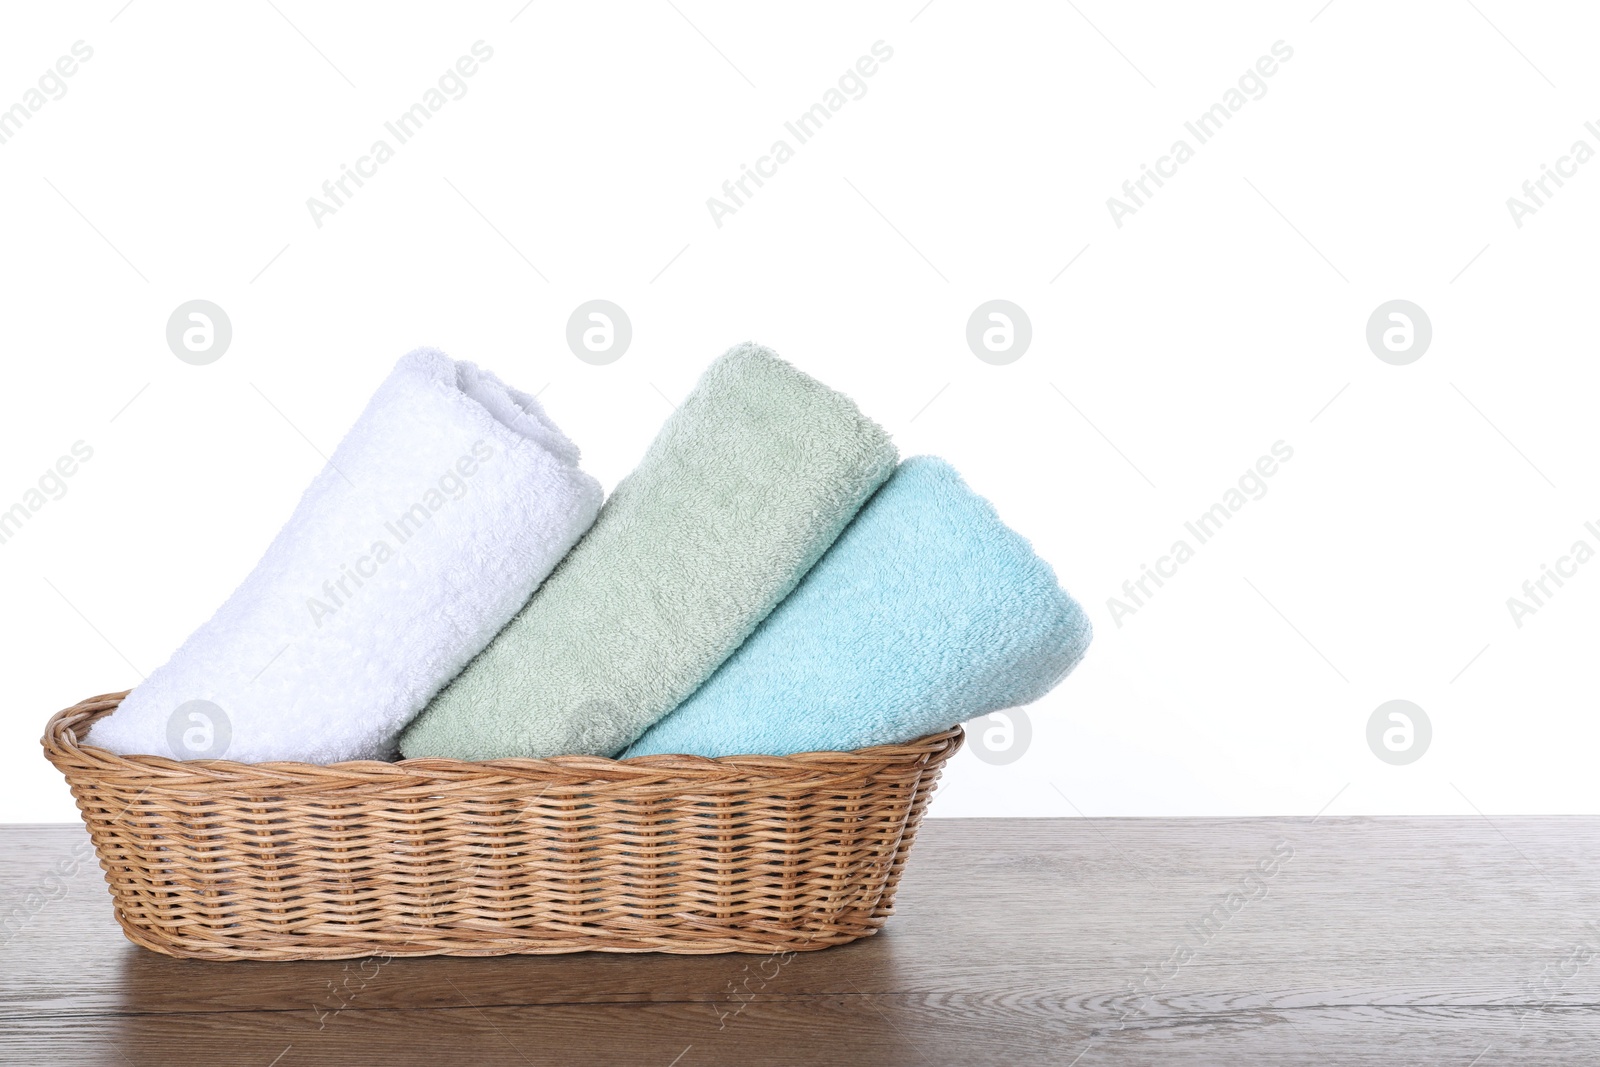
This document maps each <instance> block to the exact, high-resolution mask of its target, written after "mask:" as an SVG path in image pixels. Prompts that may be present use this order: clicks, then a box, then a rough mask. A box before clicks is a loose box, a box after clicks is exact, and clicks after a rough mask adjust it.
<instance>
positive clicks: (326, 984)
mask: <svg viewBox="0 0 1600 1067" xmlns="http://www.w3.org/2000/svg"><path fill="white" fill-rule="evenodd" d="M86 841H87V838H86V835H85V834H84V833H83V831H82V830H81V829H79V828H77V827H75V826H48V827H22V826H12V827H0V856H4V860H3V866H0V924H3V926H4V928H3V931H0V1062H3V1063H6V1064H13V1063H14V1064H88V1063H94V1064H118V1065H126V1064H135V1065H139V1067H144V1065H147V1064H148V1065H166V1064H178V1063H181V1064H257V1065H260V1067H268V1065H277V1067H296V1065H299V1064H312V1063H330V1064H331V1063H350V1064H353V1063H374V1064H411V1063H417V1064H428V1065H443V1064H455V1063H461V1064H473V1065H477V1064H486V1065H490V1064H495V1065H497V1064H513V1065H519V1064H561V1065H569V1064H641V1065H644V1067H704V1065H709V1064H731V1065H745V1064H768V1063H773V1064H778V1063H782V1064H790V1063H793V1064H862V1065H880V1064H882V1065H895V1064H928V1065H933V1064H982V1063H1018V1064H1035V1063H1041V1064H1042V1063H1049V1064H1078V1065H1079V1067H1096V1065H1105V1064H1140V1065H1144V1064H1185V1065H1189V1064H1212V1063H1215V1064H1230V1065H1233V1064H1238V1065H1252V1064H1262V1065H1267V1064H1270V1065H1275V1067H1280V1065H1290V1064H1338V1065H1345V1064H1375V1065H1376V1064H1382V1065H1383V1067H1400V1065H1411V1064H1430V1065H1432V1064H1438V1065H1454V1067H1491V1065H1495V1067H1498V1065H1500V1064H1596V1063H1600V877H1597V876H1600V819H1594V818H1496V819H1494V820H1493V821H1492V822H1491V821H1489V820H1487V819H1481V818H1476V817H1474V818H1470V819H1334V818H1325V819H1321V820H1316V821H1313V820H1309V819H1031V820H1023V819H1016V820H999V819H973V820H932V821H930V822H928V823H927V824H926V825H925V828H924V830H923V832H922V838H921V840H919V842H918V845H917V850H916V852H915V853H914V854H913V856H912V860H911V864H910V867H909V869H908V870H907V872H906V876H905V881H904V883H903V888H902V890H901V893H900V897H899V910H898V912H897V913H896V915H895V916H894V918H893V919H891V920H890V922H889V924H888V925H887V926H886V927H885V929H884V930H883V932H882V933H880V934H879V935H878V936H876V937H873V938H869V939H867V940H864V941H858V942H856V943H855V944H852V945H847V946H844V947H841V948H835V949H829V950H826V951H823V952H817V953H810V954H802V955H799V956H796V957H794V959H793V960H792V961H790V962H788V963H786V964H783V965H782V966H779V965H778V964H777V963H776V962H775V961H766V962H765V963H764V962H763V959H764V958H763V957H758V956H701V957H690V956H659V955H650V956H610V955H583V956H551V957H537V956H528V957H501V958H498V959H476V960H474V959H452V958H446V957H437V958H429V959H413V960H389V961H386V962H385V961H378V960H367V961H350V962H331V963H321V962H310V963H203V962H192V961H184V960H175V959H169V958H167V957H165V956H160V955H156V954H154V953H151V952H147V951H144V950H142V949H138V948H135V947H133V946H132V945H131V944H129V943H127V942H126V941H124V940H123V938H122V935H121V932H120V931H119V929H118V928H117V926H116V925H115V923H114V921H113V920H112V917H111V905H110V900H109V898H108V896H107V894H106V891H105V888H104V885H103V883H102V882H101V880H100V872H99V869H98V868H97V867H95V866H94V865H93V863H92V861H91V862H90V863H89V864H87V865H85V866H84V867H83V868H82V869H80V870H79V871H78V873H77V874H75V875H71V876H69V877H67V878H65V879H55V878H51V877H49V872H50V871H51V869H52V868H53V867H55V866H56V865H57V864H58V863H59V862H60V861H62V860H63V859H68V858H70V857H71V856H72V855H73V852H74V848H75V846H80V847H81V844H82V843H84V842H86ZM57 869H59V868H57ZM35 889H37V890H40V891H39V892H31V891H33V890H35ZM13 909H20V910H19V911H13Z"/></svg>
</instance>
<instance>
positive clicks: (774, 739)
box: [624, 456, 1092, 756]
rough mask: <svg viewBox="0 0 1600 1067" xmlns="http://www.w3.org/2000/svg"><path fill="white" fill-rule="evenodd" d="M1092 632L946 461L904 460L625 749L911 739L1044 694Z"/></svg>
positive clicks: (846, 744)
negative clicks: (762, 616) (732, 647)
mask: <svg viewBox="0 0 1600 1067" xmlns="http://www.w3.org/2000/svg"><path fill="white" fill-rule="evenodd" d="M1091 634H1092V630H1091V627H1090V625H1089V619H1088V616H1086V615H1085V614H1084V613H1083V609H1082V608H1080V607H1079V606H1078V604H1077V603H1076V602H1075V601H1074V600H1073V599H1072V598H1071V597H1070V596H1068V595H1067V594H1066V593H1065V592H1063V591H1062V589H1061V587H1060V586H1059V585H1057V584H1056V578H1055V574H1054V572H1053V571H1052V570H1051V569H1050V565H1049V564H1048V563H1046V562H1045V561H1044V560H1042V559H1040V558H1039V557H1038V556H1036V555H1034V553H1033V550H1032V548H1030V547H1029V545H1028V542H1027V541H1026V540H1025V539H1024V538H1022V537H1021V536H1019V535H1018V534H1016V533H1014V532H1013V531H1011V530H1010V529H1008V528H1007V527H1006V526H1005V525H1004V524H1003V523H1001V521H1000V518H999V516H998V515H996V514H995V510H994V507H993V506H992V505H991V504H990V503H989V502H988V501H987V500H985V499H983V498H982V497H980V496H978V495H977V494H976V493H974V492H973V491H972V490H971V489H969V488H967V486H966V483H964V482H963V481H962V480H961V476H960V475H959V474H957V473H956V472H955V470H954V469H953V468H951V466H950V465H949V464H948V463H945V462H944V461H943V460H940V459H934V458H932V457H929V456H919V457H916V458H914V459H909V460H907V461H906V462H904V463H902V464H901V465H900V467H899V469H898V470H896V471H895V473H894V476H893V477H891V478H890V479H889V481H888V482H886V483H885V484H884V486H883V487H882V488H881V489H879V490H878V492H877V493H876V495H874V496H873V497H872V499H871V500H870V501H868V503H867V505H866V506H865V507H864V508H862V510H861V512H860V514H858V515H857V516H856V518H855V520H854V521H853V522H852V523H851V524H850V525H849V526H848V527H846V529H845V531H844V533H843V534H841V535H840V537H839V539H838V540H837V541H836V542H834V544H833V547H831V548H830V549H829V550H828V552H827V554H826V555H824V556H823V557H822V559H821V560H820V561H819V562H818V563H817V565H816V566H815V567H813V568H812V570H811V571H810V573H808V574H807V575H806V577H805V578H804V579H803V580H802V581H801V582H800V584H799V585H798V586H796V587H795V590H794V592H792V593H790V594H789V596H788V598H787V599H785V600H784V601H783V602H782V603H781V604H779V605H778V607H777V609H776V610H775V611H773V613H772V614H771V615H769V616H768V617H767V618H766V620H765V621H764V622H762V624H761V625H760V626H759V627H757V628H756V630H755V632H754V633H752V634H751V635H750V637H749V638H748V639H747V640H746V641H745V643H744V644H743V645H742V646H740V648H739V650H738V651H737V652H735V653H734V654H733V656H732V657H731V658H729V659H728V660H727V662H725V663H724V664H723V665H722V666H721V667H720V668H719V669H718V670H717V672H716V673H715V674H713V675H712V676H711V678H710V679H709V680H708V681H707V682H706V683H705V685H703V686H701V687H700V689H699V690H697V691H696V692H695V694H694V695H693V696H691V697H690V698H689V699H688V700H686V701H685V702H684V703H683V704H681V705H679V706H678V707H677V708H676V709H674V710H673V711H672V712H671V713H670V714H669V715H667V716H666V717H665V718H663V719H662V720H661V721H660V722H658V723H656V725H655V726H653V727H651V728H650V729H649V730H648V731H647V732H646V733H645V734H644V735H643V736H641V737H640V738H639V740H638V741H636V742H635V743H634V744H633V745H632V747H630V748H629V749H628V750H627V751H626V752H625V753H624V755H625V756H649V755H658V754H662V753H687V754H690V755H699V756H731V755H740V754H766V755H775V756H786V755H791V754H793V753H796V752H813V751H826V750H849V749H855V748H864V747H867V746H869V745H883V744H898V743H903V742H906V741H911V740H913V739H915V738H917V737H921V736H922V735H924V734H928V733H933V732H934V731H937V730H942V729H944V728H946V727H949V726H953V725H955V724H956V723H958V722H966V721H968V720H970V719H974V718H977V717H978V716H980V715H986V714H988V713H989V712H991V711H998V710H1000V709H1002V708H1010V707H1015V706H1017V705H1019V704H1027V703H1031V702H1032V701H1035V700H1038V699H1039V698H1040V697H1042V696H1044V694H1045V693H1047V692H1049V691H1050V690H1051V689H1052V688H1054V687H1055V685H1056V684H1057V683H1058V682H1060V681H1061V679H1063V678H1064V677H1066V675H1067V673H1068V672H1069V671H1071V670H1072V668H1073V667H1075V666H1077V664H1078V661H1079V660H1080V659H1082V658H1083V653H1084V651H1085V650H1086V649H1087V648H1088V647H1089V640H1090V637H1091Z"/></svg>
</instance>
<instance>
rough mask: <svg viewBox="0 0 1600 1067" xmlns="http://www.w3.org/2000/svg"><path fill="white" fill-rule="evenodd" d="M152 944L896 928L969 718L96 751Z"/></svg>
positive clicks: (121, 918) (58, 725) (201, 952)
mask: <svg viewBox="0 0 1600 1067" xmlns="http://www.w3.org/2000/svg"><path fill="white" fill-rule="evenodd" d="M124 696H126V694H125V693H113V694H108V695H106V696H99V697H91V698H90V699H88V700H85V701H83V702H81V703H79V704H77V705H74V706H73V707H70V708H67V709H66V710H65V711H61V712H57V713H56V715H55V716H54V717H52V718H51V720H50V724H49V726H48V727H46V730H45V736H44V741H43V743H44V748H45V755H46V756H47V757H48V758H49V759H50V762H51V763H53V764H55V766H56V768H57V769H58V770H60V771H61V772H62V773H63V774H64V775H66V777H67V782H68V784H69V785H71V787H72V795H73V796H74V797H75V798H76V799H77V802H78V809H79V811H81V812H82V813H83V819H84V822H85V823H87V824H88V827H89V835H90V837H91V838H92V839H93V841H94V847H95V851H96V852H97V853H98V854H99V857H100V866H101V867H102V868H103V869H104V870H105V872H106V881H107V882H108V883H109V885H110V887H111V895H112V899H113V901H114V903H115V907H116V914H117V921H118V922H120V923H121V924H122V929H123V930H124V932H125V933H126V934H127V935H128V938H129V940H131V941H133V942H134V943H136V944H139V945H143V946H144V947H145V948H149V949H154V950H155V951H157V952H165V953H167V954H169V955H173V956H190V957H196V958H202V959H241V958H254V959H277V960H289V959H342V958H351V957H358V956H369V955H375V954H383V955H394V956H423V955H433V954H444V955H453V956H493V955H502V954H508V953H549V952H580V951H593V950H598V951H603V952H648V951H657V952H688V953H704V952H774V951H804V950H809V949H819V948H826V947H828V946H830V945H839V944H843V943H845V942H847V941H853V940H855V939H856V938H858V937H864V936H866V935H869V934H872V933H875V932H877V929H878V927H879V926H881V925H882V924H883V921H884V919H885V918H886V917H887V916H888V915H889V912H890V911H891V910H892V908H893V905H894V892H895V886H896V884H897V883H898V882H899V879H900V872H901V870H902V869H903V867H904V866H905V862H906V855H907V853H908V852H909V850H910V848H911V843H912V839H913V837H914V836H915V834H916V829H917V824H918V822H919V821H920V820H921V818H922V813H923V811H924V810H925V809H926V807H927V805H928V800H929V798H930V796H931V795H932V793H933V788H934V785H935V783H936V782H937V781H938V778H939V772H940V769H941V768H942V766H943V764H944V761H945V760H947V759H949V758H950V756H951V755H953V754H954V753H955V751H956V749H958V748H959V747H960V745H961V737H962V733H961V728H960V727H955V728H953V729H950V730H947V731H945V732H943V733H939V734H932V735H929V736H927V737H924V738H921V739H920V740H917V741H913V742H912V743H910V744H906V745H884V746H881V747H877V748H867V749H861V750H859V751H857V752H814V753H808V754H805V755H799V756H788V757H781V758H780V757H774V756H730V757H724V758H721V759H705V758H702V757H698V756H644V757H640V758H637V759H631V760H626V761H617V760H610V759H601V758H598V757H591V756H563V757H558V758H556V759H543V760H532V759H511V760H495V761H492V762H485V763H468V762H463V761H459V760H450V759H412V760H403V761H401V762H398V763H379V762H369V761H362V762H351V763H337V764H332V765H329V766H316V765H313V764H308V763H256V764H246V763H233V762H230V761H227V760H192V761H184V762H180V761H176V760H169V759H165V758H162V757H158V756H126V757H124V756H117V755H113V754H112V753H110V752H107V751H105V750H104V749H100V748H95V747H92V746H82V745H80V744H79V741H78V738H79V737H80V736H81V735H82V734H83V733H85V732H86V731H87V728H88V726H89V724H90V723H92V722H93V721H94V720H95V719H97V718H99V717H100V716H102V715H105V714H107V713H109V712H110V711H111V710H112V709H113V708H115V707H116V706H117V704H118V703H119V702H120V701H121V699H122V697H124Z"/></svg>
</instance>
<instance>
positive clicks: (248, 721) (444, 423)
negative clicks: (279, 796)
mask: <svg viewBox="0 0 1600 1067" xmlns="http://www.w3.org/2000/svg"><path fill="white" fill-rule="evenodd" d="M602 496H603V493H602V490H601V488H600V484H599V483H598V482H597V481H595V480H594V479H593V478H591V477H590V476H589V475H587V474H585V473H583V472H582V471H581V470H579V469H578V450H577V448H576V447H574V446H573V444H572V442H571V441H569V440H567V438H566V437H565V436H564V435H563V434H562V433H561V431H560V430H559V429H557V428H556V426H555V424H554V423H552V422H551V421H550V420H549V419H548V418H547V417H546V416H545V413H544V411H543V409H542V408H540V406H539V403H538V402H537V401H536V400H534V399H533V397H531V396H528V395H526V394H524V393H520V392H517V391H516V390H514V389H510V388H507V387H506V386H505V385H504V384H502V383H501V382H500V380H499V379H497V378H496V377H495V376H494V375H492V374H489V373H487V372H485V371H481V370H479V369H478V368H477V367H475V366H473V365H472V364H471V363H456V362H455V361H453V360H451V359H449V358H448V357H446V356H445V355H444V354H443V353H440V352H437V351H434V350H432V349H418V350H417V351H415V352H412V353H411V354H409V355H407V356H405V357H403V358H402V359H401V360H400V362H399V363H398V364H397V365H396V366H395V369H394V371H393V373H391V374H390V375H389V377H388V379H387V380H385V381H384V383H383V385H382V386H381V387H379V389H378V391H377V393H376V394H374V396H373V397H372V400H371V401H370V402H369V403H368V404H367V407H366V410H365V411H363V412H362V414H361V417H360V418H359V419H358V420H357V421H356V424H355V426H354V427H352V428H351V430H350V432H349V433H348V434H346V435H345V438H344V440H343V441H342V442H340V444H339V447H338V448H337V449H335V450H334V453H333V457H332V459H331V461H330V462H329V464H328V466H326V467H324V468H323V469H322V471H321V473H319V474H318V475H317V476H316V478H315V479H314V480H313V481H312V483H311V486H310V488H308V489H307V490H306V491H305V494H304V495H303V496H302V497H301V498H300V503H299V504H298V505H297V506H296V508H295V510H294V514H293V515H291V516H290V517H289V521H288V523H287V524H286V525H285V526H284V527H283V529H282V530H280V531H279V532H278V535H277V537H276V538H274V539H273V542H272V544H271V545H270V546H269V547H268V548H267V552H266V555H265V556H263V557H262V559H261V562H259V563H258V564H256V567H255V569H254V570H253V571H251V572H250V575H249V577H247V578H246V579H245V580H244V583H243V584H242V585H241V586H239V588H238V589H237V590H236V591H235V592H234V593H233V595H232V596H231V597H229V598H228V601H227V603H225V604H223V605H222V607H221V608H220V609H218V611H217V613H216V614H215V615H214V616H212V618H211V620H210V621H209V622H207V623H206V624H205V625H203V626H201V627H200V629H198V630H196V631H195V632H194V633H193V634H191V635H190V637H189V639H188V640H186V641H185V642H184V643H183V646H182V647H181V648H179V649H178V651H177V653H176V654H175V655H174V656H173V657H172V659H171V660H170V661H169V662H168V663H167V664H166V665H164V666H162V667H160V668H158V669H157V670H156V671H155V672H154V673H152V674H151V675H150V677H149V678H148V679H147V680H146V681H145V682H144V684H142V685H140V686H139V687H138V688H137V689H135V690H134V691H133V692H132V693H130V694H129V695H128V697H127V699H126V700H124V701H123V702H122V705H121V706H120V707H118V708H117V710H116V711H115V712H113V713H112V714H111V715H110V716H108V717H107V718H105V719H102V720H101V721H100V722H98V723H96V724H95V726H94V729H93V730H92V731H91V732H90V734H89V738H88V740H89V743H90V744H94V745H99V746H102V747H104V748H108V749H111V750H112V751H113V752H119V753H123V754H128V753H151V754H156V755H163V756H165V755H171V756H174V757H176V758H179V759H198V758H227V759H234V760H240V761H246V762H254V761H264V760H302V761H305V762H309V763H331V762H335V761H338V760H348V759H387V758H392V757H393V755H394V753H395V751H396V741H397V738H398V736H399V733H400V730H401V729H402V728H403V727H404V726H405V724H406V723H407V721H409V720H410V719H411V718H412V717H413V716H414V715H415V714H416V713H417V712H419V711H421V710H422V708H423V707H424V706H426V705H427V703H428V700H429V699H430V698H431V697H432V696H433V695H434V694H435V693H436V692H438V690H439V688H440V687H441V686H443V685H444V684H445V683H446V682H448V681H449V680H450V679H451V677H453V676H454V675H455V674H456V673H457V672H459V671H460V670H461V668H462V667H464V666H466V664H467V663H468V661H469V660H471V658H472V657H473V655H475V654H476V653H477V652H478V651H479V650H481V649H482V648H483V647H484V646H485V645H486V644H488V643H489V640H490V639H491V638H492V637H493V636H494V635H495V633H496V631H498V630H499V629H500V628H501V627H502V626H503V625H505V623H506V622H507V620H509V619H510V618H511V617H512V616H513V615H515V614H516V612H517V609H519V608H520V607H522V605H523V603H524V602H525V601H526V600H527V598H528V596H529V595H530V594H531V593H532V592H533V590H534V589H535V588H536V587H537V586H538V585H539V583H540V582H541V581H543V580H544V577H545V576H546V575H547V574H548V573H549V572H550V570H551V569H552V568H553V567H554V566H555V565H556V564H557V563H558V562H559V561H560V560H561V557H562V556H563V555H565V554H566V552H567V550H568V549H569V548H571V547H572V545H573V544H574V542H576V541H577V540H578V538H579V537H581V536H583V532H584V531H585V530H587V529H588V528H589V526H590V524H591V523H593V521H594V518H595V515H596V513H597V512H598V511H599V508H600V501H601V498H602ZM196 702H199V703H196Z"/></svg>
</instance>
